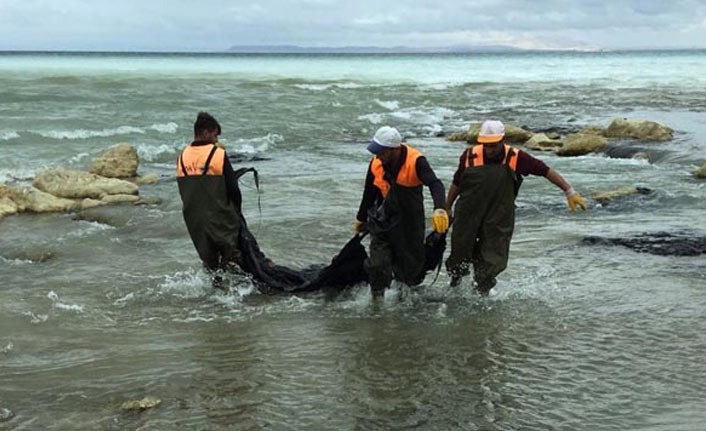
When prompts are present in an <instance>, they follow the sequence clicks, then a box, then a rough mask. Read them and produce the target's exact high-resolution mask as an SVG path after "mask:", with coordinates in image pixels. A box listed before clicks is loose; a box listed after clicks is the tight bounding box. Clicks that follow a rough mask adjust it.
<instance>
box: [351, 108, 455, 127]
mask: <svg viewBox="0 0 706 431" xmlns="http://www.w3.org/2000/svg"><path fill="white" fill-rule="evenodd" d="M457 115H458V114H457V113H456V111H454V110H452V109H448V108H444V107H441V106H436V107H416V108H405V109H400V110H397V111H392V112H387V113H372V114H365V115H361V116H359V117H358V119H359V120H366V121H369V122H370V123H372V124H380V123H383V122H386V121H391V122H399V121H404V122H409V123H413V124H415V125H423V126H427V127H434V128H436V127H439V130H441V129H440V126H438V125H439V123H442V122H444V121H445V120H447V119H448V118H452V117H455V116H457Z"/></svg>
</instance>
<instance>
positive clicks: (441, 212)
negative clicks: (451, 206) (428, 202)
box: [431, 208, 449, 233]
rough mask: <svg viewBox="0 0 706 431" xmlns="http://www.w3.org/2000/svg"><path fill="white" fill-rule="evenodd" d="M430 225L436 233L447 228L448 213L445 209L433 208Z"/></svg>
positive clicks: (442, 231)
mask: <svg viewBox="0 0 706 431" xmlns="http://www.w3.org/2000/svg"><path fill="white" fill-rule="evenodd" d="M431 227H432V229H434V230H435V231H436V232H438V233H444V232H446V231H447V230H449V215H448V214H447V213H446V210H445V209H441V208H439V209H437V210H434V214H433V215H432V216H431Z"/></svg>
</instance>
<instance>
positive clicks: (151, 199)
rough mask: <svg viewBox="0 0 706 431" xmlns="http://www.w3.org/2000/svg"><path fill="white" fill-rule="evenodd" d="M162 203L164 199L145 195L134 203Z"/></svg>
mask: <svg viewBox="0 0 706 431" xmlns="http://www.w3.org/2000/svg"><path fill="white" fill-rule="evenodd" d="M161 203H162V199H160V198H156V197H145V198H140V199H139V200H138V201H136V202H133V205H159V204H161Z"/></svg>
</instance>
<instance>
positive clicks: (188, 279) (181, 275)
mask: <svg viewBox="0 0 706 431" xmlns="http://www.w3.org/2000/svg"><path fill="white" fill-rule="evenodd" d="M210 286H211V280H210V277H208V275H207V274H206V273H204V272H203V271H196V270H188V271H180V272H177V273H175V274H173V275H165V276H164V281H163V282H161V283H160V284H159V290H160V291H163V292H166V293H170V294H172V295H174V296H176V297H179V298H198V297H200V296H203V294H204V291H205V290H206V289H208V288H210Z"/></svg>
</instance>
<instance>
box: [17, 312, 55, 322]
mask: <svg viewBox="0 0 706 431" xmlns="http://www.w3.org/2000/svg"><path fill="white" fill-rule="evenodd" d="M22 314H23V315H25V316H27V317H29V318H30V323H32V324H33V325H38V324H40V323H44V322H46V321H47V320H49V315H47V314H34V313H33V312H31V311H25V312H24V313H22Z"/></svg>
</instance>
